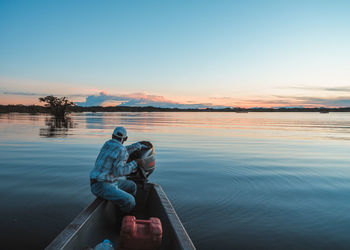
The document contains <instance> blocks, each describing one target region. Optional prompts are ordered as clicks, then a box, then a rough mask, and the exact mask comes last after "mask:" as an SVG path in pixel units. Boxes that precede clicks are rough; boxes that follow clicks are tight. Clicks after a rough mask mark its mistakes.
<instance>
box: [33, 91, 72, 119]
mask: <svg viewBox="0 0 350 250" xmlns="http://www.w3.org/2000/svg"><path fill="white" fill-rule="evenodd" d="M39 101H40V102H46V104H45V107H48V108H49V109H50V112H51V114H53V115H54V116H55V117H57V118H63V117H64V116H65V115H66V114H67V113H69V110H68V108H69V107H73V106H75V104H74V103H73V102H72V101H70V100H68V99H67V97H56V96H52V95H48V96H46V97H40V98H39Z"/></svg>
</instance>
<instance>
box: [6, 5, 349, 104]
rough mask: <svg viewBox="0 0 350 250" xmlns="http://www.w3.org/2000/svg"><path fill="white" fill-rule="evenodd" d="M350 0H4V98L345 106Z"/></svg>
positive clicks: (11, 101) (19, 101)
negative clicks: (61, 97)
mask: <svg viewBox="0 0 350 250" xmlns="http://www.w3.org/2000/svg"><path fill="white" fill-rule="evenodd" d="M349 13H350V1H337V0H329V1H322V0H317V1H316V0H315V1H313V0H302V1H298V0H290V1H285V0H280V1H262V0H257V1H252V0H247V1H233V0H232V1H224V0H212V1H204V0H201V1H200V0H198V1H192V0H186V1H164V0H163V1H85V0H84V1H71V0H70V1H25V0H23V1H16V0H11V1H10V0H9V1H5V0H0V38H1V39H0V104H36V103H37V99H38V97H40V96H45V95H49V94H53V95H57V96H69V97H70V98H71V99H72V100H73V101H76V102H79V104H80V105H87V106H89V105H105V106H106V105H120V104H123V105H131V106H145V105H153V106H161V107H175V106H176V107H207V106H209V107H210V106H214V107H215V106H232V107H237V106H240V107H281V106H304V107H313V106H329V107H334V106H337V107H339V106H350V15H349Z"/></svg>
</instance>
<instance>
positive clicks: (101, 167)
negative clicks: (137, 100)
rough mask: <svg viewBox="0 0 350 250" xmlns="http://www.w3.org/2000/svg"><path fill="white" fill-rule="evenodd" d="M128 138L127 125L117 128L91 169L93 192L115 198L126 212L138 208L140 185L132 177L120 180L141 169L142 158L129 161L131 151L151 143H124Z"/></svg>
mask: <svg viewBox="0 0 350 250" xmlns="http://www.w3.org/2000/svg"><path fill="white" fill-rule="evenodd" d="M127 139H128V137H127V133H126V129H125V128H124V127H116V128H115V129H114V132H113V134H112V139H110V140H108V141H107V142H106V143H105V144H104V145H103V147H102V149H101V151H100V153H99V155H98V156H97V159H96V162H95V167H94V168H93V169H92V171H91V172H90V183H91V192H92V193H93V194H94V195H96V196H98V197H101V198H103V199H105V200H109V201H112V202H113V203H114V204H116V205H117V206H118V207H119V208H120V210H121V211H122V212H124V213H128V212H130V211H131V210H132V209H133V208H134V207H135V205H136V204H135V198H134V195H135V194H136V189H137V186H136V184H135V183H134V182H133V181H131V180H125V179H120V177H123V176H126V175H129V174H131V173H133V172H136V171H137V168H138V166H141V165H142V164H143V161H142V160H141V159H137V160H135V161H131V162H129V163H127V160H128V158H129V154H131V153H132V152H134V151H136V150H139V149H141V148H142V147H147V146H148V145H147V144H148V142H141V143H134V144H131V145H129V146H126V147H125V146H123V143H124V142H125V141H126V140H127Z"/></svg>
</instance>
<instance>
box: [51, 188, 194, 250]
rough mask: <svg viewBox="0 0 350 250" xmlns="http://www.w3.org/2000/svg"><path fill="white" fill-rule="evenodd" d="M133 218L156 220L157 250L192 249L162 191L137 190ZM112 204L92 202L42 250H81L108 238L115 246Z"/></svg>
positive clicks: (116, 222) (115, 221)
mask: <svg viewBox="0 0 350 250" xmlns="http://www.w3.org/2000/svg"><path fill="white" fill-rule="evenodd" d="M136 204H137V205H136V208H135V211H134V215H135V216H136V217H137V218H138V219H148V218H149V217H157V218H159V219H160V220H161V222H162V226H163V240H162V245H161V249H170V250H172V249H174V250H175V249H186V250H187V249H188V250H190V249H195V247H194V245H193V243H192V241H191V239H190V237H189V236H188V234H187V232H186V230H185V228H184V227H183V225H182V223H181V221H180V219H179V217H178V216H177V214H176V212H175V210H174V208H173V206H172V205H171V203H170V201H169V199H168V198H167V196H166V194H165V193H164V191H163V189H162V188H161V187H160V186H159V185H157V184H152V183H147V184H145V185H144V186H143V187H139V188H138V191H137V195H136ZM118 211H119V210H118V209H116V207H115V206H114V205H113V203H111V202H108V201H105V200H102V199H100V198H97V199H95V200H94V201H93V202H92V203H91V204H90V205H89V206H88V207H87V208H86V209H84V210H83V211H82V212H81V213H80V214H79V215H78V216H77V217H76V218H75V219H74V220H73V221H72V223H71V224H69V225H68V226H67V227H66V228H65V229H64V230H63V231H62V232H61V233H60V234H59V235H58V236H57V237H56V238H55V239H54V240H53V241H52V242H51V243H50V245H49V246H48V247H47V248H46V249H48V250H51V249H62V250H71V249H84V248H87V247H94V246H95V245H97V244H98V243H99V242H102V241H103V240H104V239H106V238H108V239H109V240H111V241H112V242H113V243H114V246H117V245H118V241H119V231H120V226H121V219H122V216H121V214H120V212H118Z"/></svg>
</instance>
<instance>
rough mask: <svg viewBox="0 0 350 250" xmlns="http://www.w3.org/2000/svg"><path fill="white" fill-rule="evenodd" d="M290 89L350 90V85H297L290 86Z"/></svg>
mask: <svg viewBox="0 0 350 250" xmlns="http://www.w3.org/2000/svg"><path fill="white" fill-rule="evenodd" d="M288 89H302V90H320V91H329V92H350V86H340V87H308V86H295V87H288Z"/></svg>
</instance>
